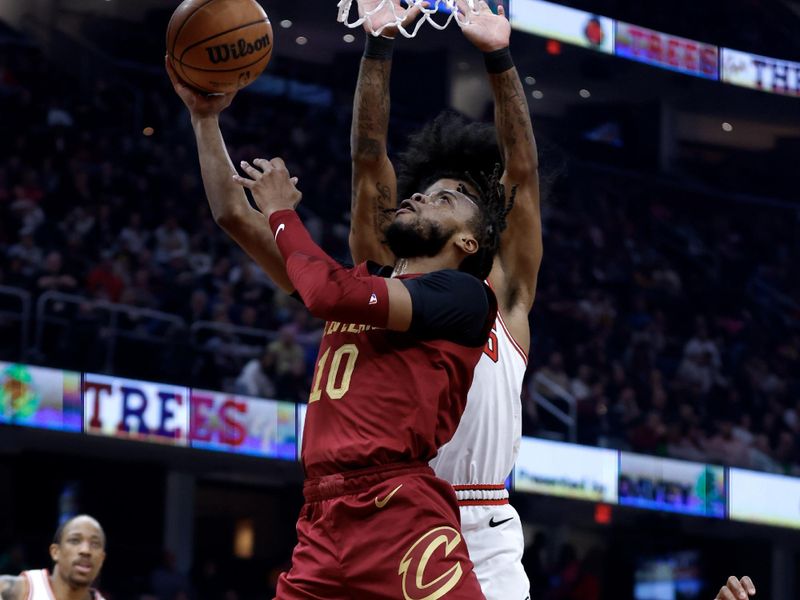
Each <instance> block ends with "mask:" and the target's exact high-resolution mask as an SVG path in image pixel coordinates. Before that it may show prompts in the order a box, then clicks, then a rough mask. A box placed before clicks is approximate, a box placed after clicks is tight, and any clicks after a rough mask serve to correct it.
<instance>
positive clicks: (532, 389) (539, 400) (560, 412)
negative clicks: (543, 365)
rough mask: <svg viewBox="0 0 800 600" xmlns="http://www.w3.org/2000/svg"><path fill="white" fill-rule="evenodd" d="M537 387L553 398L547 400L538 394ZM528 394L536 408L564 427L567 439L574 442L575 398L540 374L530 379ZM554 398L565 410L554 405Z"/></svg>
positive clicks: (575, 433)
mask: <svg viewBox="0 0 800 600" xmlns="http://www.w3.org/2000/svg"><path fill="white" fill-rule="evenodd" d="M537 386H541V387H543V388H546V389H547V391H549V392H550V393H551V394H552V395H553V397H554V398H552V399H551V398H548V397H547V396H545V395H544V394H542V393H541V392H539V391H538V390H537V389H536V387H537ZM528 392H529V394H530V397H531V398H533V401H534V402H536V404H537V406H539V407H540V408H542V409H544V410H545V411H546V412H548V413H549V414H550V415H552V416H553V417H554V418H555V419H556V420H558V421H559V422H560V423H562V424H563V425H564V427H565V428H566V431H567V439H568V440H569V441H570V442H575V441H576V440H577V439H578V400H577V399H576V398H575V396H573V395H572V394H570V393H569V392H568V391H567V390H565V389H564V388H563V387H562V386H560V385H559V384H558V383H556V382H555V381H553V380H552V379H550V378H549V377H548V376H547V375H544V374H543V373H542V372H538V373H536V375H534V376H533V377H532V378H531V380H530V382H529V383H528ZM556 398H557V399H558V400H561V401H563V402H564V403H565V404H566V405H567V410H564V409H562V408H559V407H558V406H556V405H555V403H554V402H553V399H556Z"/></svg>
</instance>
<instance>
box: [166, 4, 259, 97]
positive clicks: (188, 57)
mask: <svg viewBox="0 0 800 600" xmlns="http://www.w3.org/2000/svg"><path fill="white" fill-rule="evenodd" d="M167 54H168V56H169V60H170V62H171V64H172V67H173V68H174V69H175V71H176V72H177V74H178V76H179V77H180V78H181V79H182V80H183V81H184V82H185V83H187V84H188V85H190V86H191V87H194V88H196V89H198V90H201V91H203V92H208V93H217V94H224V93H229V92H235V91H236V90H240V89H242V88H243V87H245V86H247V85H249V84H250V83H252V82H253V81H255V79H256V78H257V77H258V76H259V75H260V74H261V72H262V71H263V70H264V68H265V67H266V66H267V64H268V63H269V60H270V58H271V57H272V25H271V24H270V22H269V17H267V13H266V12H265V11H264V9H263V8H262V7H261V6H260V5H259V4H258V3H257V2H256V1H255V0H184V2H182V3H181V4H180V6H178V8H176V9H175V12H174V13H172V18H171V19H170V20H169V25H168V27H167Z"/></svg>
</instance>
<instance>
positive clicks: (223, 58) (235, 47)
mask: <svg viewBox="0 0 800 600" xmlns="http://www.w3.org/2000/svg"><path fill="white" fill-rule="evenodd" d="M269 45H270V42H269V36H268V35H263V36H261V37H260V38H258V39H257V40H255V41H252V42H248V41H247V40H245V39H239V40H238V41H237V42H236V43H235V44H219V45H217V46H207V47H206V52H208V60H210V61H211V62H212V63H213V64H215V65H217V64H219V63H224V62H228V61H229V60H231V59H233V60H236V59H238V58H242V57H243V56H248V55H249V54H255V53H256V52H261V51H262V50H266V49H268V48H269Z"/></svg>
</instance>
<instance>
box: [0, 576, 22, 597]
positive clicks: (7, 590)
mask: <svg viewBox="0 0 800 600" xmlns="http://www.w3.org/2000/svg"><path fill="white" fill-rule="evenodd" d="M27 597H28V579H27V578H26V577H25V576H24V575H0V600H23V599H24V598H27Z"/></svg>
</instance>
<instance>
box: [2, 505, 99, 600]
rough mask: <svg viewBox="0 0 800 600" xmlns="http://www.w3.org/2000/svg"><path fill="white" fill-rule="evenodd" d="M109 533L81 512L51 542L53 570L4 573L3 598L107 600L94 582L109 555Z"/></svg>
mask: <svg viewBox="0 0 800 600" xmlns="http://www.w3.org/2000/svg"><path fill="white" fill-rule="evenodd" d="M105 546H106V535H105V533H104V532H103V528H102V527H100V523H98V522H97V521H96V520H95V519H93V518H92V517H90V516H88V515H79V516H77V517H73V518H72V519H70V520H69V521H67V522H65V523H64V524H63V525H61V526H60V527H59V528H58V530H56V534H55V536H54V537H53V543H52V544H50V558H52V559H53V565H54V566H53V572H52V573H50V572H49V571H48V570H47V569H41V570H39V571H25V572H23V573H22V574H21V575H19V576H16V577H14V576H7V575H6V576H0V600H103V597H102V596H101V595H100V594H99V593H98V592H97V590H94V589H92V587H91V585H92V583H93V582H94V580H95V579H97V575H98V574H99V573H100V569H101V568H102V566H103V561H104V560H105V559H106V552H105Z"/></svg>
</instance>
